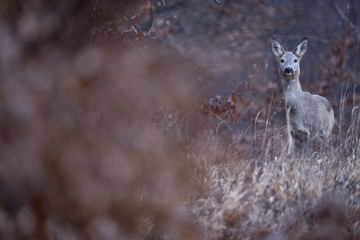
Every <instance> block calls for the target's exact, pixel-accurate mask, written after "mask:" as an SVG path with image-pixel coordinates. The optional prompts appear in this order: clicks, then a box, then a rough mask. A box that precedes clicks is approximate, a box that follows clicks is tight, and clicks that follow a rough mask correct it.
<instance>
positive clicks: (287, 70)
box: [284, 67, 294, 73]
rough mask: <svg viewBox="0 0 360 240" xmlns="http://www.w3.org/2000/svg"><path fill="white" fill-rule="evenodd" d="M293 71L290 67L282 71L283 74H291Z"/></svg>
mask: <svg viewBox="0 0 360 240" xmlns="http://www.w3.org/2000/svg"><path fill="white" fill-rule="evenodd" d="M293 72H294V70H293V69H292V68H291V67H287V68H285V69H284V73H293Z"/></svg>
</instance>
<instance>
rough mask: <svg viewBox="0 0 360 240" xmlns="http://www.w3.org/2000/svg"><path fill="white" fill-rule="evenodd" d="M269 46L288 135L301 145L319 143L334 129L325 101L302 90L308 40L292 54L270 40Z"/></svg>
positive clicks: (327, 102)
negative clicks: (282, 96)
mask: <svg viewBox="0 0 360 240" xmlns="http://www.w3.org/2000/svg"><path fill="white" fill-rule="evenodd" d="M271 46H272V51H273V53H274V55H275V56H276V57H277V60H278V72H279V76H280V78H281V82H282V87H283V93H284V97H285V105H286V112H287V114H286V117H287V123H288V125H289V126H288V128H289V131H288V132H289V134H291V136H292V137H293V138H294V139H295V140H297V141H301V142H303V141H304V140H306V141H309V140H312V141H314V142H322V141H323V140H325V139H327V138H328V137H329V136H330V134H331V131H332V129H333V127H334V122H335V120H334V111H333V109H332V107H331V105H330V103H329V101H328V100H327V99H326V98H324V97H321V96H319V95H312V94H310V93H309V92H304V91H303V90H302V88H301V85H300V80H299V76H300V60H301V58H302V56H303V55H304V54H305V52H306V50H307V39H306V38H305V39H303V40H302V41H301V42H300V43H299V45H298V46H296V48H295V49H294V51H285V50H284V48H283V47H282V46H281V44H280V43H279V42H277V41H276V40H275V39H272V40H271ZM289 138H291V137H290V136H289Z"/></svg>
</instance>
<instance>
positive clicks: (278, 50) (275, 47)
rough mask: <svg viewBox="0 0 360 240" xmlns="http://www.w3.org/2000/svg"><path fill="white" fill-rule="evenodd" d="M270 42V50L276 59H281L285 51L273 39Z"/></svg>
mask: <svg viewBox="0 0 360 240" xmlns="http://www.w3.org/2000/svg"><path fill="white" fill-rule="evenodd" d="M270 42H271V50H272V52H273V53H274V55H275V56H276V57H281V56H282V55H283V54H284V53H285V49H284V48H283V46H281V44H280V43H279V42H278V41H276V40H275V38H272V39H271V40H270Z"/></svg>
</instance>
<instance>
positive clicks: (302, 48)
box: [294, 38, 308, 58]
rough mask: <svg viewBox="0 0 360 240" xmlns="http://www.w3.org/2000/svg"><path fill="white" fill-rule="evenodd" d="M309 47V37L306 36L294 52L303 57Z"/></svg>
mask: <svg viewBox="0 0 360 240" xmlns="http://www.w3.org/2000/svg"><path fill="white" fill-rule="evenodd" d="M307 47H308V39H307V38H304V39H303V40H301V42H300V43H299V44H298V45H297V46H296V47H295V49H294V54H295V55H296V56H297V57H299V58H301V57H302V56H304V54H305V53H306V50H307Z"/></svg>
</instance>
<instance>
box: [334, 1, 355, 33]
mask: <svg viewBox="0 0 360 240" xmlns="http://www.w3.org/2000/svg"><path fill="white" fill-rule="evenodd" d="M334 7H335V9H336V11H337V13H338V14H339V15H340V17H341V18H342V19H343V20H344V21H345V22H347V23H349V24H350V26H351V27H352V28H354V29H355V24H354V23H352V22H351V21H350V19H349V18H348V17H347V16H346V15H345V14H344V13H343V11H341V9H340V7H339V5H337V3H336V2H334Z"/></svg>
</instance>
